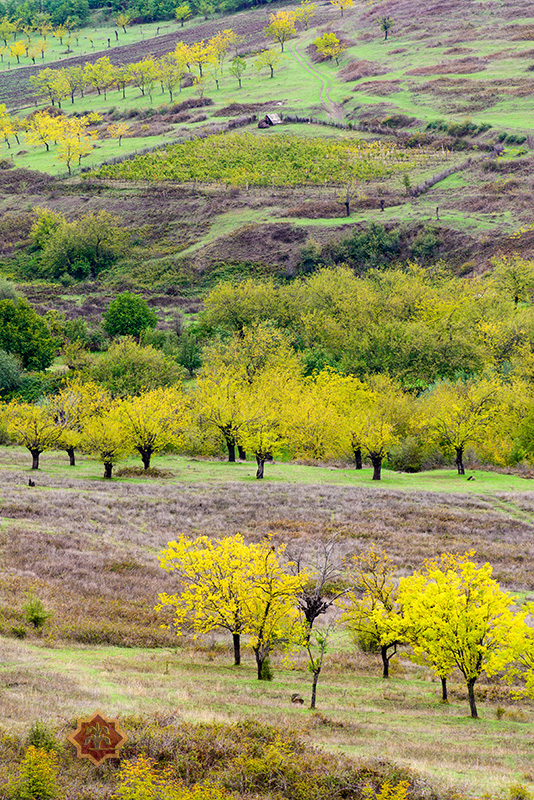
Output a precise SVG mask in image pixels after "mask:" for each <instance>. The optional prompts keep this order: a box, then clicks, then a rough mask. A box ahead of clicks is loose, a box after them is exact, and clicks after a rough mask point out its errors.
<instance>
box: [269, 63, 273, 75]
mask: <svg viewBox="0 0 534 800" xmlns="http://www.w3.org/2000/svg"><path fill="white" fill-rule="evenodd" d="M269 69H270V70H271V78H274V69H273V67H272V66H271V65H270V64H269Z"/></svg>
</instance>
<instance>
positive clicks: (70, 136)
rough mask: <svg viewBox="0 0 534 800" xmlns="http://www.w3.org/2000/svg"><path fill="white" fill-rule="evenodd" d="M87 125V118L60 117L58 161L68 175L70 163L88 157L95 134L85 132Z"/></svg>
mask: <svg viewBox="0 0 534 800" xmlns="http://www.w3.org/2000/svg"><path fill="white" fill-rule="evenodd" d="M88 125H89V119H88V118H87V117H62V118H61V125H60V129H59V137H58V138H59V148H58V155H57V158H58V161H64V162H65V164H66V166H67V169H68V172H69V175H71V173H72V169H71V167H72V163H73V162H75V161H77V162H78V164H79V163H80V162H81V159H82V158H83V156H85V155H88V154H89V153H90V152H91V151H92V149H93V147H94V144H93V142H94V140H95V138H96V133H95V132H88V131H86V130H85V129H86V127H87V126H88Z"/></svg>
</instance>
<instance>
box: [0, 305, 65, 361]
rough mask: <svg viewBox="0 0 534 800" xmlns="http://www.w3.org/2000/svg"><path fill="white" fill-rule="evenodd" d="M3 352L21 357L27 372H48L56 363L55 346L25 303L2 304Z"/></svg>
mask: <svg viewBox="0 0 534 800" xmlns="http://www.w3.org/2000/svg"><path fill="white" fill-rule="evenodd" d="M0 349H1V350H5V351H6V352H7V353H12V354H14V355H16V356H18V357H19V358H20V360H21V362H22V366H23V367H24V369H46V368H47V367H49V366H50V364H51V363H52V361H53V360H54V356H55V351H56V342H55V340H54V339H53V337H52V336H51V334H50V331H49V330H48V326H47V324H46V322H45V320H44V319H43V318H42V317H40V316H39V314H37V312H36V311H35V310H34V309H33V308H32V307H31V306H30V304H29V303H27V302H26V300H22V299H20V298H19V299H17V300H0Z"/></svg>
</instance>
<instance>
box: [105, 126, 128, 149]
mask: <svg viewBox="0 0 534 800" xmlns="http://www.w3.org/2000/svg"><path fill="white" fill-rule="evenodd" d="M107 130H108V133H109V135H110V136H111V138H112V139H118V140H119V147H120V146H121V141H122V137H123V136H124V134H125V133H126V132H127V131H128V125H127V124H126V123H125V122H112V123H111V125H108V129H107Z"/></svg>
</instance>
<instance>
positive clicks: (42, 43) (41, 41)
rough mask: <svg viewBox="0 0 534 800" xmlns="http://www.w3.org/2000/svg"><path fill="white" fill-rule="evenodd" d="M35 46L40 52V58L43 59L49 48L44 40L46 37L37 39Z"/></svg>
mask: <svg viewBox="0 0 534 800" xmlns="http://www.w3.org/2000/svg"><path fill="white" fill-rule="evenodd" d="M36 47H37V49H38V51H39V52H40V54H41V60H42V61H44V57H45V53H46V51H47V50H48V49H49V45H48V42H47V41H46V39H39V41H38V42H37V44H36Z"/></svg>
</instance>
